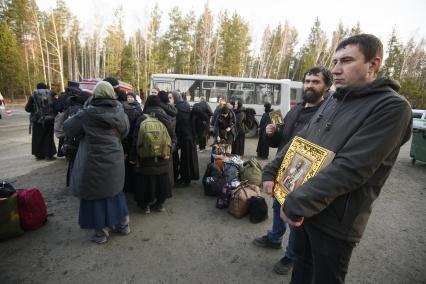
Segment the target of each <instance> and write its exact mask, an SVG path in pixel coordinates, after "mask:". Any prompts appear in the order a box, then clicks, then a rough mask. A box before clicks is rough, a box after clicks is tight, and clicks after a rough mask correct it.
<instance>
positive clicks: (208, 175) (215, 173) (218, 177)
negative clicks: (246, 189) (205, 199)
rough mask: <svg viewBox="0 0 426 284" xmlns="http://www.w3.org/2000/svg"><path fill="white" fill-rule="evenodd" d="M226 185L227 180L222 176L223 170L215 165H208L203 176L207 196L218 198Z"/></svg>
mask: <svg viewBox="0 0 426 284" xmlns="http://www.w3.org/2000/svg"><path fill="white" fill-rule="evenodd" d="M225 184H226V179H225V177H224V176H223V175H222V170H221V169H220V168H219V166H217V165H216V164H215V163H210V164H208V165H207V169H206V172H205V173H204V176H203V188H204V194H205V195H207V196H218V195H219V194H220V191H221V190H222V187H223V186H224V185H225Z"/></svg>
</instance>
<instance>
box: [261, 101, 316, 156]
mask: <svg viewBox="0 0 426 284" xmlns="http://www.w3.org/2000/svg"><path fill="white" fill-rule="evenodd" d="M322 103H323V102H321V103H319V104H318V105H316V106H313V107H305V105H304V104H298V105H296V106H295V107H293V108H291V109H290V110H289V112H288V113H287V114H286V115H285V117H284V124H282V125H280V126H279V127H278V129H277V131H276V132H275V133H274V135H273V136H272V137H269V136H268V135H266V132H264V134H263V135H264V137H265V138H266V139H267V141H268V143H269V146H270V147H272V148H278V151H277V152H279V151H280V150H281V149H282V148H283V147H284V146H285V145H286V144H287V143H288V142H289V141H290V140H291V139H292V138H293V137H294V135H296V133H298V132H300V130H302V129H303V127H304V126H305V125H306V124H307V123H308V122H309V121H310V120H311V118H312V117H313V116H314V114H315V113H316V112H317V111H318V109H319V107H320V106H321V104H322ZM265 127H266V126H265Z"/></svg>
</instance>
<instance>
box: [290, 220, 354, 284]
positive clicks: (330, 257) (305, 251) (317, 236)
mask: <svg viewBox="0 0 426 284" xmlns="http://www.w3.org/2000/svg"><path fill="white" fill-rule="evenodd" d="M294 232H295V241H294V253H295V255H296V262H295V263H294V266H293V273H292V275H291V282H290V283H292V284H301V283H307V284H308V283H309V284H311V283H318V284H319V283H321V284H322V283H327V284H333V283H344V282H345V276H346V273H347V272H348V267H349V261H350V259H351V255H352V250H353V248H354V247H355V245H356V243H355V242H348V241H344V240H340V239H336V238H334V237H332V236H330V235H328V234H326V233H323V232H322V231H320V230H318V229H317V228H315V227H313V226H312V225H310V224H309V223H304V224H303V225H302V226H301V227H299V228H295V230H294Z"/></svg>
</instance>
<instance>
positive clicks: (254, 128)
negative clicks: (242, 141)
mask: <svg viewBox="0 0 426 284" xmlns="http://www.w3.org/2000/svg"><path fill="white" fill-rule="evenodd" d="M258 127H259V125H258V123H257V121H255V122H254V123H253V125H252V127H251V128H250V129H248V130H247V132H246V135H245V136H246V138H253V137H256V136H257V129H258Z"/></svg>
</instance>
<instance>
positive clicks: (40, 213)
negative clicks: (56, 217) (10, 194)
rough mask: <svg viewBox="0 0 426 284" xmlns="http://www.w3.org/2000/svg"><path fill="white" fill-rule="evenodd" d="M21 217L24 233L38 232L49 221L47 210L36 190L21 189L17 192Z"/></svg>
mask: <svg viewBox="0 0 426 284" xmlns="http://www.w3.org/2000/svg"><path fill="white" fill-rule="evenodd" d="M17 197H18V208H19V217H20V220H21V227H22V229H24V231H31V230H36V229H38V228H39V227H41V225H43V224H44V222H46V220H47V208H46V203H44V199H43V197H42V196H41V193H40V191H39V190H38V189H36V188H31V189H19V190H18V192H17Z"/></svg>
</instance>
